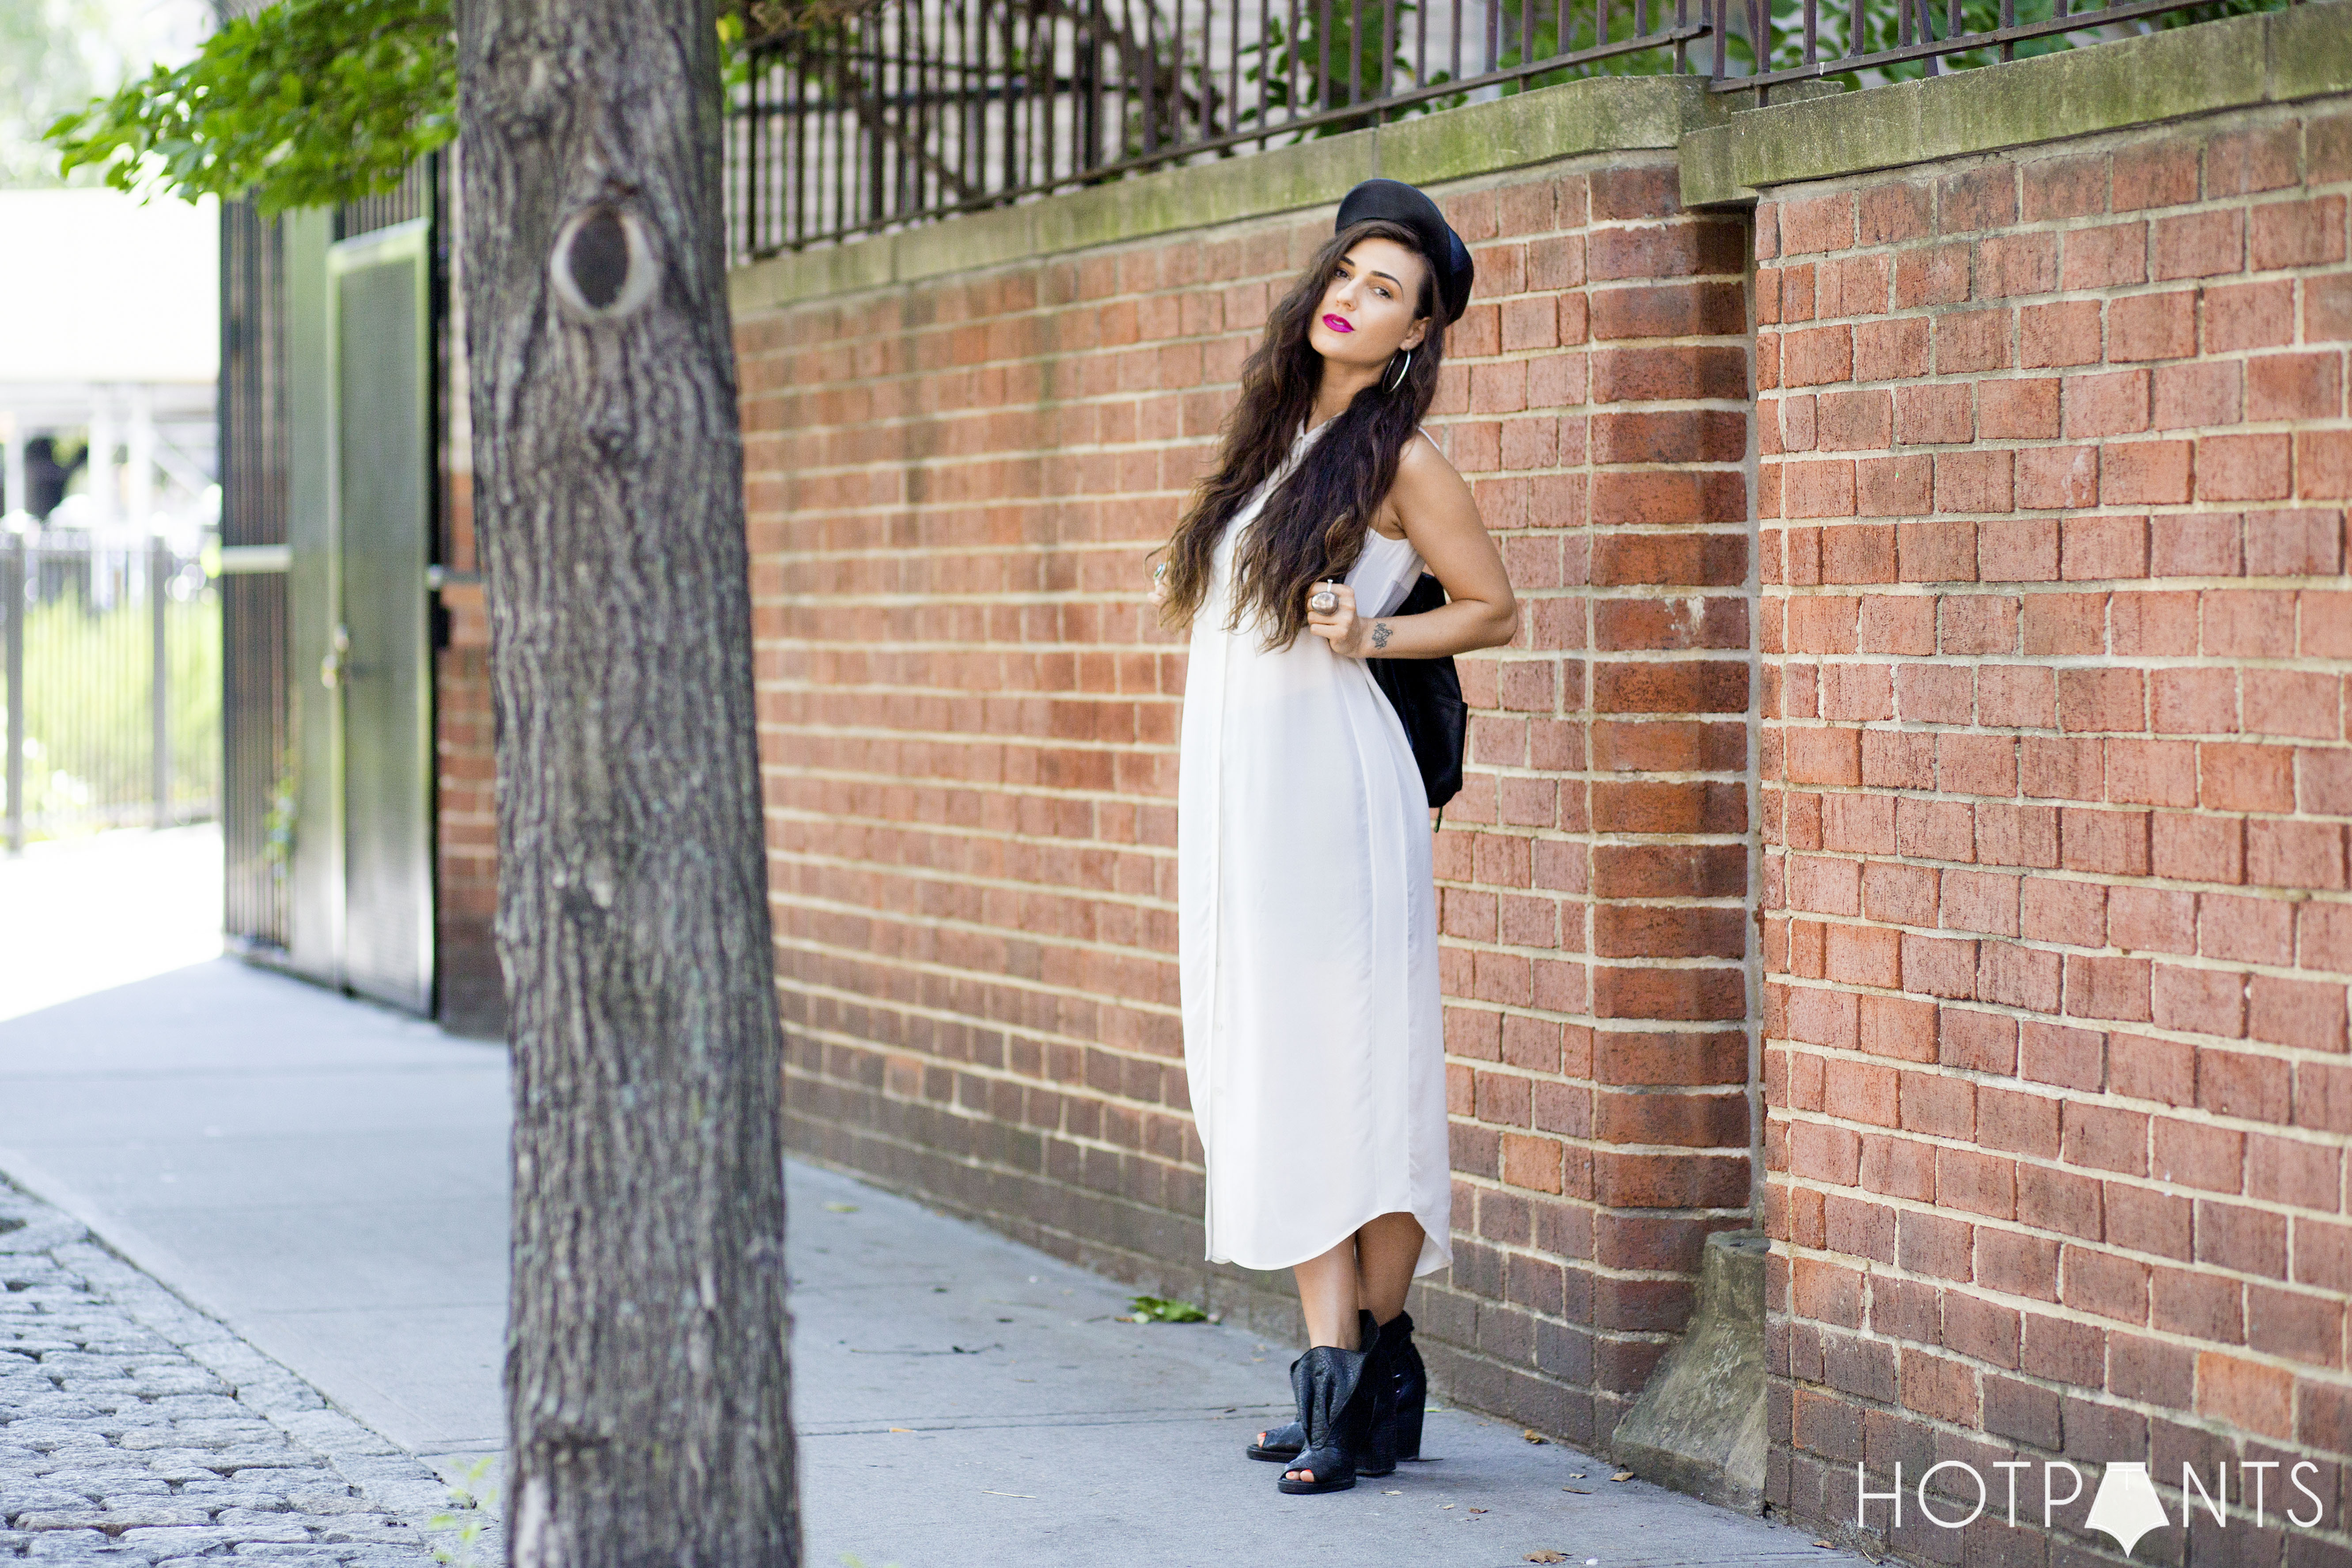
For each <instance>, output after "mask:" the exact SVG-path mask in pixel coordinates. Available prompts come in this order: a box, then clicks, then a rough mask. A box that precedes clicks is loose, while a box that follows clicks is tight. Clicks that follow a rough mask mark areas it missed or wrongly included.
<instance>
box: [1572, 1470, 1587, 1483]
mask: <svg viewBox="0 0 2352 1568" xmlns="http://www.w3.org/2000/svg"><path fill="white" fill-rule="evenodd" d="M1568 1479H1570V1480H1572V1481H1580V1480H1582V1479H1584V1472H1583V1471H1582V1470H1570V1471H1569V1472H1568Z"/></svg>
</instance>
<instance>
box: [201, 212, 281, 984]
mask: <svg viewBox="0 0 2352 1568" xmlns="http://www.w3.org/2000/svg"><path fill="white" fill-rule="evenodd" d="M284 238H285V237H284V234H283V231H282V226H281V225H280V224H279V223H278V220H277V219H276V218H268V217H264V216H261V214H260V212H259V211H258V209H257V208H256V207H255V206H254V205H253V204H252V203H251V202H249V201H238V202H224V203H222V204H221V392H220V395H221V404H220V407H221V419H220V433H221V448H220V468H219V472H220V476H221V543H222V544H223V546H224V547H225V548H226V550H228V551H232V552H238V553H240V554H243V553H247V552H252V551H253V550H255V549H256V548H260V549H268V548H271V547H275V548H277V549H278V550H281V551H282V550H283V549H284V548H285V545H286V464H287V451H288V447H289V443H290V440H291V437H290V433H289V428H288V424H287V406H286V281H287V279H286V247H285V243H284ZM217 592H218V593H219V595H220V601H221V639H222V653H223V661H222V668H221V731H222V734H221V750H222V763H221V765H222V772H223V774H224V777H223V781H222V792H221V848H222V854H223V859H224V862H225V867H226V879H225V883H224V893H225V900H224V913H225V916H226V921H225V923H226V928H227V930H228V931H229V933H230V934H231V935H232V936H234V937H236V938H239V939H241V940H243V941H246V942H255V943H258V944H260V945H263V946H266V947H281V948H282V947H284V946H285V945H286V935H287V910H288V889H287V880H286V873H287V848H288V845H289V835H290V823H291V809H290V805H289V797H290V795H291V794H292V790H293V767H294V754H295V753H294V734H293V729H292V719H293V712H292V708H291V705H290V704H289V700H288V697H289V692H288V688H287V663H288V659H289V649H288V646H287V630H288V626H287V611H288V605H287V602H286V574H285V572H284V571H283V570H282V569H281V570H278V571H268V572H245V573H239V574H235V575H231V576H224V577H223V578H221V579H220V581H219V583H218V584H217Z"/></svg>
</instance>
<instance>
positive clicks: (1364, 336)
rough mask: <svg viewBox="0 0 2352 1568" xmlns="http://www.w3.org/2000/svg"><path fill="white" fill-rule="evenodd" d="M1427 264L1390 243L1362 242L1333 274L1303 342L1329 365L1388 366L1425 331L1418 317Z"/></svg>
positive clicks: (1426, 327)
mask: <svg viewBox="0 0 2352 1568" xmlns="http://www.w3.org/2000/svg"><path fill="white" fill-rule="evenodd" d="M1428 269H1429V264H1428V263H1427V262H1425V261H1423V259H1422V258H1421V253H1420V252H1419V251H1416V250H1414V249H1412V247H1409V246H1403V245H1400V244H1398V243H1397V242H1396V241H1395V240H1393V239H1380V238H1365V239H1360V240H1358V241H1357V242H1356V243H1355V244H1353V245H1351V246H1349V247H1348V254H1347V255H1346V256H1344V257H1342V258H1340V259H1339V266H1338V267H1337V268H1334V269H1333V271H1332V274H1331V281H1330V282H1329V283H1328V284H1326V285H1325V286H1324V289H1323V301H1322V303H1321V304H1319V305H1318V306H1317V307H1316V308H1315V319H1314V320H1313V321H1309V322H1308V323H1307V346H1308V347H1310V348H1312V349H1313V350H1314V351H1315V352H1316V353H1319V354H1321V355H1322V356H1323V357H1324V358H1325V359H1326V360H1328V361H1334V362H1337V363H1340V364H1350V365H1365V366H1371V367H1379V366H1383V365H1386V364H1387V363H1389V360H1390V358H1391V356H1393V355H1394V354H1395V353H1396V352H1397V351H1398V350H1399V349H1409V348H1415V347H1418V346H1419V345H1420V342H1421V340H1422V337H1423V334H1424V333H1425V332H1427V331H1428V330H1429V322H1428V320H1427V318H1425V317H1423V316H1422V315H1421V314H1420V302H1421V283H1422V277H1423V274H1424V273H1425V272H1427V271H1428Z"/></svg>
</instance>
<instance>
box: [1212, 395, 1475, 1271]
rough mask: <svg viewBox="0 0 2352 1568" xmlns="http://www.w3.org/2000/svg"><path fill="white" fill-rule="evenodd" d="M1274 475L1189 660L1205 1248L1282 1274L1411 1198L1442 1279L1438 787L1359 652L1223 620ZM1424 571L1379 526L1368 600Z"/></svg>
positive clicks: (1363, 598)
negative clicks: (1272, 635) (1426, 780)
mask: <svg viewBox="0 0 2352 1568" xmlns="http://www.w3.org/2000/svg"><path fill="white" fill-rule="evenodd" d="M1326 427H1327V426H1317V427H1316V428H1315V429H1314V430H1313V431H1310V432H1304V433H1302V434H1301V435H1300V437H1299V438H1298V440H1297V442H1296V443H1294V445H1293V446H1292V447H1291V455H1290V459H1289V460H1290V463H1291V464H1292V465H1294V466H1295V465H1296V464H1297V462H1298V461H1299V460H1300V459H1301V458H1304V457H1306V456H1307V454H1308V453H1309V452H1310V451H1311V448H1312V447H1313V445H1314V442H1315V439H1316V437H1318V436H1319V435H1320V434H1321V432H1322V430H1323V429H1324V428H1326ZM1284 471H1285V472H1287V471H1288V470H1287V469H1285V470H1284ZM1281 477H1282V476H1281V475H1279V474H1277V475H1276V479H1274V480H1269V481H1268V483H1267V484H1266V486H1265V488H1263V489H1260V490H1259V491H1258V492H1257V494H1256V495H1255V496H1253V497H1252V498H1251V499H1250V500H1249V501H1248V502H1247V503H1246V504H1244V506H1243V507H1242V509H1241V510H1240V511H1238V512H1237V513H1235V514H1234V518H1233V520H1232V521H1230V522H1228V523H1227V524H1226V526H1225V531H1224V536H1223V538H1222V539H1221V540H1219V541H1218V542H1217V547H1216V551H1215V553H1214V556H1213V560H1212V564H1211V568H1210V576H1209V585H1208V591H1207V594H1206V595H1205V596H1204V597H1203V599H1202V604H1201V607H1200V611H1199V613H1198V614H1197V615H1196V616H1194V617H1193V621H1192V647H1191V655H1190V658H1189V660H1188V663H1187V667H1186V670H1185V685H1184V715H1183V728H1182V731H1181V739H1180V742H1179V744H1180V747H1181V751H1180V753H1179V763H1178V784H1177V819H1176V821H1177V826H1176V861H1177V906H1178V916H1179V920H1178V925H1179V935H1178V952H1179V959H1180V964H1179V968H1180V972H1181V983H1182V999H1183V1014H1184V1068H1185V1073H1186V1076H1187V1078H1188V1079H1189V1080H1190V1084H1191V1090H1192V1118H1193V1121H1194V1124H1195V1125H1196V1126H1197V1127H1198V1128H1199V1130H1200V1133H1201V1143H1202V1149H1203V1150H1204V1151H1205V1153H1206V1159H1207V1163H1208V1182H1207V1187H1208V1202H1207V1214H1206V1215H1205V1216H1204V1218H1205V1224H1206V1229H1207V1233H1208V1235H1207V1240H1208V1257H1209V1258H1210V1259H1211V1260H1212V1261H1213V1262H1218V1263H1237V1264H1239V1265H1241V1266H1242V1267H1244V1268H1265V1269H1276V1268H1289V1267H1291V1266H1292V1265H1294V1264H1298V1263H1304V1262H1306V1261H1307V1259H1308V1258H1314V1257H1316V1256H1318V1255H1319V1254H1321V1253H1323V1252H1327V1251H1328V1250H1329V1249H1330V1248H1331V1247H1334V1246H1336V1245H1338V1244H1339V1242H1340V1241H1341V1240H1342V1239H1344V1238H1345V1237H1348V1236H1349V1234H1351V1233H1352V1232H1354V1231H1355V1230H1356V1229H1357V1228H1358V1227H1359V1226H1362V1225H1363V1224H1364V1223H1365V1222H1366V1221H1367V1220H1370V1219H1373V1218H1375V1217H1377V1216H1379V1215H1384V1214H1392V1213H1396V1212H1398V1211H1402V1212H1404V1213H1407V1214H1411V1215H1413V1216H1414V1217H1415V1218H1416V1219H1418V1220H1420V1222H1421V1227H1422V1232H1423V1237H1424V1239H1423V1243H1422V1248H1421V1256H1420V1258H1418V1259H1416V1260H1415V1262H1414V1265H1413V1272H1414V1273H1415V1274H1416V1275H1420V1274H1427V1273H1431V1272H1433V1271H1434V1270H1436V1269H1439V1268H1445V1267H1446V1266H1447V1265H1448V1264H1449V1263H1451V1262H1452V1261H1453V1242H1452V1238H1451V1236H1450V1233H1449V1218H1450V1215H1451V1212H1452V1206H1453V1205H1452V1177H1451V1162H1450V1160H1449V1159H1448V1155H1447V1143H1446V1126H1445V1047H1444V1021H1443V1016H1442V1010H1441V1003H1440V1000H1439V991H1438V971H1437V902H1436V892H1435V888H1434V885H1433V880H1432V877H1431V870H1430V826H1429V805H1428V796H1427V794H1426V793H1425V791H1424V790H1423V786H1422V782H1421V773H1420V771H1419V770H1418V769H1417V768H1416V767H1415V766H1414V765H1413V760H1412V747H1411V745H1410V744H1409V743H1408V742H1407V741H1406V740H1405V735H1404V728H1403V726H1402V724H1400V723H1399V722H1398V721H1397V717H1396V713H1395V710H1393V709H1391V707H1390V706H1389V703H1388V700H1387V699H1386V698H1385V697H1383V696H1382V695H1381V691H1380V689H1379V688H1378V687H1376V686H1375V685H1374V684H1373V683H1372V677H1371V672H1370V670H1369V669H1367V668H1365V664H1364V661H1363V660H1361V659H1358V658H1346V657H1343V656H1341V655H1339V654H1336V653H1334V652H1332V651H1331V647H1330V645H1329V644H1328V643H1327V642H1325V641H1324V640H1323V639H1322V638H1321V637H1317V636H1315V635H1314V634H1313V633H1311V632H1301V633H1300V634H1299V636H1298V638H1297V641H1296V642H1294V643H1293V644H1292V645H1291V646H1290V647H1287V648H1284V649H1280V650H1277V651H1276V652H1272V653H1267V652H1264V651H1261V647H1260V645H1261V642H1262V640H1263V633H1262V632H1261V631H1260V630H1259V629H1258V627H1257V626H1255V625H1244V626H1242V627H1241V628H1240V629H1238V630H1235V631H1228V630H1226V629H1225V617H1226V615H1227V612H1228V607H1229V603H1230V601H1229V597H1228V594H1229V588H1230V584H1231V580H1232V568H1233V556H1234V542H1235V541H1236V540H1237V539H1239V538H1240V536H1241V535H1242V533H1243V532H1244V531H1245V530H1246V529H1247V528H1248V527H1249V525H1250V524H1251V523H1252V522H1253V521H1255V518H1256V516H1257V512H1258V509H1259V507H1260V506H1261V505H1263V504H1264V502H1265V497H1266V496H1267V494H1268V493H1270V491H1271V490H1272V489H1273V486H1274V484H1275V483H1276V482H1278V481H1279V479H1280V478H1281ZM1421 570H1422V563H1421V558H1420V556H1419V555H1418V554H1416V553H1415V552H1414V551H1413V548H1412V544H1411V543H1410V542H1407V541H1405V540H1401V539H1386V538H1383V537H1382V536H1381V534H1380V533H1378V532H1377V531H1374V532H1371V533H1370V534H1368V535H1367V537H1366V538H1365V541H1364V549H1363V553H1362V554H1361V555H1360V556H1359V557H1358V558H1357V561H1356V563H1355V566H1354V567H1353V568H1352V569H1351V570H1350V571H1349V574H1348V579H1347V580H1348V584H1349V586H1350V587H1352V588H1353V589H1354V590H1355V593H1356V605H1357V610H1358V613H1359V614H1360V615H1362V616H1366V617H1367V618H1370V617H1372V616H1381V615H1386V614H1388V613H1389V612H1391V610H1393V609H1394V608H1395V607H1396V605H1398V604H1399V603H1401V602H1402V600H1403V598H1404V596H1405V595H1406V594H1407V593H1408V592H1409V591H1410V590H1411V589H1412V584H1413V583H1414V582H1415V581H1416V580H1417V579H1418V577H1419V576H1420V574H1421Z"/></svg>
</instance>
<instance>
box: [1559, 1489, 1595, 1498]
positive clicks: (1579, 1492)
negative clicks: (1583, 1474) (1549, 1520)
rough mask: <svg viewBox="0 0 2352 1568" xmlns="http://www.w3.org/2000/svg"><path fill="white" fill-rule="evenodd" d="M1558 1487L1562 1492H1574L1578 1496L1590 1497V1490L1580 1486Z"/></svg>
mask: <svg viewBox="0 0 2352 1568" xmlns="http://www.w3.org/2000/svg"><path fill="white" fill-rule="evenodd" d="M1560 1490H1562V1491H1564V1492H1574V1493H1575V1494H1576V1495H1577V1496H1579V1497H1591V1495H1592V1494H1591V1492H1589V1491H1586V1490H1585V1489H1583V1488H1582V1487H1562V1488H1560Z"/></svg>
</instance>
